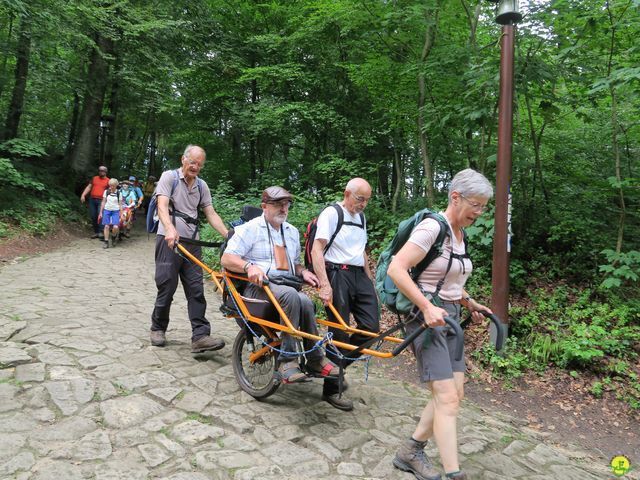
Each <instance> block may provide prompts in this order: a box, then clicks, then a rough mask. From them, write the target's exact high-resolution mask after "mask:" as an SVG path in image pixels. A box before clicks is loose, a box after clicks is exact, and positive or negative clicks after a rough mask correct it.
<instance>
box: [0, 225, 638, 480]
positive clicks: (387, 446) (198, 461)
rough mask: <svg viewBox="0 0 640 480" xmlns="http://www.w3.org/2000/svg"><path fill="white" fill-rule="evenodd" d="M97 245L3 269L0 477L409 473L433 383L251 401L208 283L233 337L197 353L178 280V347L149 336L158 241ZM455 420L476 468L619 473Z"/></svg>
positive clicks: (491, 425)
mask: <svg viewBox="0 0 640 480" xmlns="http://www.w3.org/2000/svg"><path fill="white" fill-rule="evenodd" d="M101 247H102V245H101V243H100V242H98V241H97V240H79V241H76V242H74V243H73V244H71V245H69V246H68V247H66V248H63V249H61V250H58V251H56V252H53V253H49V254H46V255H43V256H39V257H34V258H30V259H27V260H24V261H18V262H15V263H13V264H10V265H7V266H5V267H3V268H2V269H1V270H0V292H1V293H0V478H2V479H5V478H7V479H13V478H15V479H20V480H27V479H33V480H45V479H51V480H76V479H98V480H107V479H109V480H112V479H123V480H125V479H126V480H135V479H145V478H167V479H172V480H200V479H203V480H204V479H216V480H225V479H234V480H248V479H261V480H263V479H264V480H269V479H274V480H275V479H277V480H282V479H289V478H290V479H294V478H295V479H299V478H310V479H333V480H338V479H367V478H368V479H390V480H393V479H406V480H412V479H413V478H414V477H413V476H412V475H410V474H407V473H402V472H400V471H398V470H396V469H394V468H393V467H392V465H391V459H392V456H393V454H394V452H395V449H396V448H397V446H398V444H399V443H400V441H401V439H404V438H406V437H407V436H408V435H410V434H411V433H412V430H413V427H414V424H415V422H416V419H417V416H418V414H419V412H420V409H421V408H422V406H423V405H424V404H425V393H424V391H423V390H419V389H417V388H415V387H412V386H409V385H404V384H400V383H394V382H391V381H389V380H388V379H385V378H382V377H381V376H379V375H380V373H379V371H378V372H376V371H372V372H371V374H370V375H369V379H368V382H367V383H365V382H364V378H363V371H362V367H359V368H354V369H353V370H352V371H350V372H349V373H348V377H349V382H350V383H351V388H350V391H349V395H350V396H351V397H352V398H354V399H355V400H356V408H355V410H354V411H353V412H341V411H338V410H336V409H334V408H332V407H331V406H329V405H328V404H326V403H325V402H322V401H321V400H320V394H321V384H320V383H319V382H312V383H310V384H305V385H294V386H287V387H284V388H283V387H281V388H280V390H278V392H277V393H276V394H275V395H273V396H272V397H270V398H269V399H268V400H267V401H265V402H258V401H255V400H254V399H253V398H251V397H249V396H248V395H246V394H245V393H243V392H242V391H241V390H240V389H239V387H238V385H237V383H236V381H235V378H234V376H233V371H232V367H231V363H230V350H231V349H230V345H231V343H232V342H233V338H234V337H235V334H236V332H237V326H236V325H235V323H234V322H232V321H230V320H226V319H224V318H223V317H222V316H221V315H220V313H219V312H218V307H219V298H218V295H217V294H216V293H214V292H213V290H212V289H211V288H208V291H207V298H208V301H209V307H208V318H209V320H210V321H211V323H212V325H213V330H214V334H215V335H220V336H222V337H224V338H225V340H226V342H227V347H225V348H224V349H223V350H221V351H219V352H215V353H213V354H210V355H208V356H205V357H200V358H194V357H193V356H192V355H191V354H190V329H189V322H188V321H187V319H186V305H185V301H184V296H183V295H182V291H181V289H180V288H179V289H178V291H177V292H176V298H175V303H174V307H173V312H172V313H173V316H172V321H171V325H170V330H169V332H168V339H169V344H168V346H167V347H165V348H155V347H151V346H150V345H149V341H148V329H149V314H150V311H151V307H152V303H153V300H154V295H155V285H154V283H153V268H154V265H153V241H152V239H151V240H147V237H146V234H142V233H138V234H137V235H134V238H132V239H130V240H128V241H127V242H126V243H125V244H122V245H119V246H118V247H117V248H115V249H109V250H103V249H102V248H101ZM373 370H375V369H373ZM378 370H379V369H378ZM459 431H460V444H461V446H460V449H461V452H462V464H463V466H464V469H465V470H466V471H467V472H468V473H469V474H470V478H472V479H474V480H476V479H491V480H500V479H523V480H524V479H530V480H542V479H566V480H591V479H606V478H614V477H613V475H612V474H611V472H610V470H609V468H608V466H607V463H608V460H607V459H603V458H598V457H594V456H592V455H590V454H589V453H588V452H580V451H578V450H576V449H575V448H572V447H568V446H565V447H559V446H554V445H549V444H545V443H544V439H542V438H541V437H539V436H538V435H537V434H536V433H535V432H534V431H531V430H528V429H526V428H523V427H521V426H518V422H517V421H515V420H514V419H509V418H506V417H499V416H488V415H487V414H485V413H482V412H481V410H480V409H478V408H477V407H475V406H474V405H472V404H470V403H469V402H465V405H464V406H463V409H462V417H461V424H460V426H459ZM429 452H430V453H431V454H432V455H433V454H435V450H434V449H433V448H432V449H430V450H429ZM624 478H625V479H626V478H638V477H637V476H635V475H634V474H629V475H627V476H625V477H624Z"/></svg>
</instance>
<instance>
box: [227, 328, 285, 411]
mask: <svg viewBox="0 0 640 480" xmlns="http://www.w3.org/2000/svg"><path fill="white" fill-rule="evenodd" d="M247 335H252V334H251V333H247V332H246V331H245V329H244V328H243V329H241V330H240V331H239V332H238V335H236V339H235V340H234V342H233V350H232V365H233V373H234V375H235V377H236V381H237V382H238V385H239V386H240V388H241V389H242V390H243V391H245V392H246V393H248V394H249V395H251V396H252V397H253V398H255V399H256V400H263V399H265V398H267V397H269V396H271V395H273V394H274V393H275V392H276V390H278V387H280V381H279V380H277V379H276V376H275V372H276V357H275V352H273V351H270V352H268V353H266V354H265V355H263V356H262V357H261V358H260V359H259V360H258V361H257V362H255V363H253V364H252V363H250V362H249V354H250V352H249V350H248V349H247V348H246V345H247ZM260 340H264V341H266V338H265V337H264V336H262V335H261V336H260V338H259V339H258V338H256V339H254V342H255V345H256V348H261V347H262V342H261V341H260Z"/></svg>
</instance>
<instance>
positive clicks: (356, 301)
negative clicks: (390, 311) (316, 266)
mask: <svg viewBox="0 0 640 480" xmlns="http://www.w3.org/2000/svg"><path fill="white" fill-rule="evenodd" d="M327 278H328V279H329V283H330V284H331V289H332V290H333V306H334V307H335V308H336V310H337V311H338V313H339V314H340V316H341V317H342V319H343V320H344V321H345V322H346V323H349V316H350V315H351V314H353V318H354V319H355V321H356V328H357V329H358V330H366V331H369V332H376V333H377V332H379V331H380V315H379V313H380V309H379V308H378V297H377V295H376V290H375V288H374V286H373V282H372V281H371V279H370V278H369V277H368V276H367V274H366V273H365V271H364V268H363V267H354V266H351V265H335V264H327ZM327 315H328V317H329V320H331V321H333V322H336V323H338V322H337V321H336V319H335V316H334V315H333V312H331V311H330V310H329V309H327ZM330 331H332V332H333V339H334V340H337V341H339V342H347V343H350V344H352V345H360V344H362V343H364V342H365V341H366V340H368V339H369V338H371V337H368V336H366V335H362V334H360V333H353V334H352V335H351V336H349V334H347V333H346V332H344V331H343V330H339V329H333V328H332V329H330ZM341 353H342V354H343V355H346V354H347V353H349V351H348V350H341ZM327 357H328V358H329V359H330V360H331V361H332V362H334V363H335V364H336V365H339V364H340V361H341V360H340V359H339V358H338V357H337V356H336V355H335V354H333V353H332V352H331V350H327ZM352 362H353V360H351V361H348V362H345V364H344V365H343V366H344V367H345V368H346V367H347V366H349V365H350V364H351V363H352ZM337 392H338V380H337V379H332V378H327V379H325V381H324V388H323V392H322V393H323V394H324V395H333V394H334V393H337Z"/></svg>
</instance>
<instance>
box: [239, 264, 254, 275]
mask: <svg viewBox="0 0 640 480" xmlns="http://www.w3.org/2000/svg"><path fill="white" fill-rule="evenodd" d="M251 265H253V263H252V262H247V263H245V264H244V266H243V267H242V271H244V272H245V273H247V271H248V270H249V267H250V266H251Z"/></svg>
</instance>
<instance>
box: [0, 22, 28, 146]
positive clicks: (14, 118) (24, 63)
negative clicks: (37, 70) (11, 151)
mask: <svg viewBox="0 0 640 480" xmlns="http://www.w3.org/2000/svg"><path fill="white" fill-rule="evenodd" d="M30 54H31V28H30V21H29V18H28V17H27V16H26V15H23V16H22V18H21V20H20V32H19V33H18V48H17V49H16V69H15V83H14V85H13V93H12V94H11V103H10V104H9V111H8V112H7V120H6V122H5V127H4V132H3V134H2V136H1V138H2V139H3V140H9V139H12V138H16V137H17V136H18V127H19V126H20V117H21V116H22V107H23V106H24V93H25V91H26V89H27V76H28V74H29V56H30Z"/></svg>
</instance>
